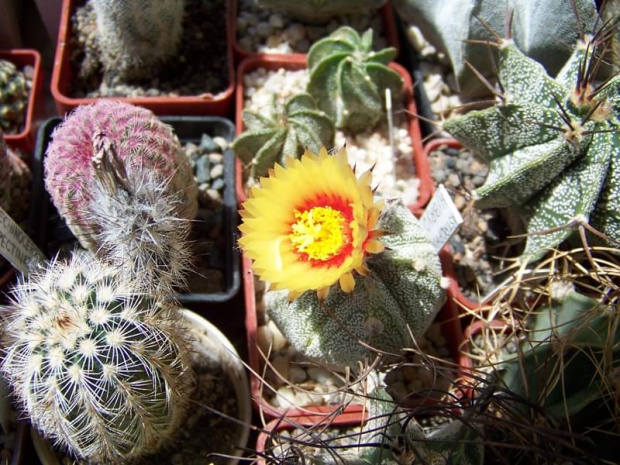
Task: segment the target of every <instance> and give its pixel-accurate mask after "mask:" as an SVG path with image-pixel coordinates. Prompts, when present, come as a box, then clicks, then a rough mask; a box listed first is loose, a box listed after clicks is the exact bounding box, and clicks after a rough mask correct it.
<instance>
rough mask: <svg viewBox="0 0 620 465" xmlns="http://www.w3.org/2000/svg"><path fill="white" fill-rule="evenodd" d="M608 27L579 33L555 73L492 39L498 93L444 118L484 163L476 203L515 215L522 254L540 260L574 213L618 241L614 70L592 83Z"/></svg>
mask: <svg viewBox="0 0 620 465" xmlns="http://www.w3.org/2000/svg"><path fill="white" fill-rule="evenodd" d="M609 36H610V34H609V31H608V30H602V31H599V33H598V34H596V35H594V36H593V37H591V36H587V37H585V38H584V40H581V41H580V42H579V43H578V44H577V46H576V47H575V50H574V52H573V54H572V56H571V58H570V59H569V60H568V62H567V63H566V64H565V65H564V67H563V68H562V70H561V71H560V73H559V74H558V75H557V77H556V78H555V79H552V78H550V77H549V76H548V75H547V73H546V72H545V70H544V69H543V67H542V66H541V65H540V64H539V63H537V62H536V61H534V60H532V59H530V58H527V57H526V56H525V55H523V53H521V52H520V51H519V49H518V48H517V47H516V46H515V44H514V43H513V41H512V40H509V39H503V40H500V42H499V43H498V44H497V46H498V48H499V54H500V58H499V65H498V79H499V82H500V83H501V86H502V90H503V92H502V93H501V96H500V102H499V103H498V104H496V105H495V106H494V107H492V108H489V109H486V110H482V111H473V112H470V113H468V114H466V115H464V116H461V117H456V118H453V119H450V120H448V121H446V122H445V123H444V124H443V128H444V129H445V130H446V131H448V132H449V133H450V134H452V135H453V136H454V137H456V138H457V139H458V140H459V141H460V142H461V144H462V145H463V146H465V147H467V148H469V149H472V150H473V151H474V153H476V154H477V155H479V156H480V157H481V158H482V159H483V160H484V161H485V162H486V163H487V164H488V165H489V175H488V177H487V180H486V182H485V184H484V185H483V186H482V187H480V188H479V189H477V190H475V191H474V193H473V197H474V199H475V200H476V205H477V206H478V207H480V208H490V207H510V208H514V209H516V210H517V211H519V212H520V213H521V214H522V216H523V218H524V221H525V224H526V227H527V232H528V233H529V236H528V238H527V242H526V245H525V250H524V252H523V255H522V256H521V261H532V260H536V259H539V258H540V257H541V256H542V255H544V253H545V251H546V250H548V249H549V248H553V247H556V246H557V245H558V244H560V243H561V242H562V241H564V240H565V239H567V238H569V237H570V236H571V234H572V233H573V231H574V230H575V226H576V225H577V224H579V223H580V222H589V224H590V225H591V226H592V227H594V228H596V229H597V230H599V231H600V232H602V233H603V234H604V235H605V236H607V237H608V238H609V239H611V240H612V241H615V242H617V241H619V240H620V215H619V213H618V212H619V211H620V203H619V202H620V183H618V179H619V176H620V174H619V170H620V157H619V156H618V154H619V153H620V152H619V151H618V148H619V147H620V133H619V132H618V130H619V129H620V120H619V117H620V107H619V104H618V98H619V97H618V89H620V77H618V76H616V77H614V78H612V79H611V80H609V81H606V82H603V83H602V84H600V85H596V84H595V79H596V75H595V74H596V71H597V69H598V67H599V63H600V62H599V58H597V57H598V54H597V52H598V51H600V50H601V49H602V48H604V47H605V42H606V40H605V39H606V37H609Z"/></svg>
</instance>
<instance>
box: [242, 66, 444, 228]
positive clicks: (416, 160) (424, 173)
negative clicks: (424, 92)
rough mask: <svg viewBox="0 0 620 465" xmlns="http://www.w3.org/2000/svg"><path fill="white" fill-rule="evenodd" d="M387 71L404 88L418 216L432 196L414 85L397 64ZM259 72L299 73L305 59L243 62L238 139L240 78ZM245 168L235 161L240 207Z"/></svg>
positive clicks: (412, 207) (431, 185)
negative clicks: (396, 75) (395, 75)
mask: <svg viewBox="0 0 620 465" xmlns="http://www.w3.org/2000/svg"><path fill="white" fill-rule="evenodd" d="M390 67H391V68H392V69H394V70H395V71H397V72H398V73H399V74H400V75H401V77H402V78H403V80H404V86H403V90H404V92H403V98H404V103H405V109H406V110H407V116H408V118H409V128H408V129H409V135H410V137H411V141H412V145H413V166H414V168H415V172H416V175H417V177H418V178H419V180H420V185H419V187H418V200H417V202H416V203H415V204H413V205H408V207H409V210H411V212H412V213H413V214H414V215H416V216H419V215H420V214H421V213H422V211H423V208H424V206H425V205H426V204H427V203H428V201H429V200H430V198H431V194H432V192H433V189H434V187H433V181H432V178H431V171H430V166H429V164H428V159H427V158H426V156H425V153H424V149H423V146H422V133H421V131H420V124H419V121H418V117H417V109H416V106H415V101H414V98H413V83H412V81H411V76H410V74H409V73H408V72H407V71H406V70H405V69H404V68H403V67H402V66H400V65H399V64H397V63H391V64H390ZM258 68H264V69H266V70H268V71H274V70H278V69H285V70H299V69H305V68H306V57H305V55H294V56H288V57H282V56H275V55H274V56H262V57H255V58H248V59H246V60H243V61H242V62H241V64H240V65H239V67H238V69H237V88H236V110H235V118H236V120H235V127H236V131H237V135H240V134H241V133H243V131H244V125H243V117H242V115H243V107H244V83H243V78H244V76H245V75H246V74H248V73H250V72H251V71H253V70H256V69H258ZM243 171H244V167H243V165H242V163H241V161H240V160H239V159H237V170H236V177H237V180H236V186H237V201H238V202H239V203H240V204H241V203H242V202H244V201H245V200H247V198H248V196H247V193H246V191H245V186H244V182H243Z"/></svg>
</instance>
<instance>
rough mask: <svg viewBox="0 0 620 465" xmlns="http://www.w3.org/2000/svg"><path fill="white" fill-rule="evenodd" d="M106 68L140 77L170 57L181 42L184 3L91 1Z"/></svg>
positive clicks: (180, 0)
mask: <svg viewBox="0 0 620 465" xmlns="http://www.w3.org/2000/svg"><path fill="white" fill-rule="evenodd" d="M91 4H92V5H93V8H94V10H95V15H96V24H97V28H96V31H97V39H98V41H99V49H100V51H101V54H100V57H101V61H102V62H103V65H104V67H105V68H106V69H111V70H112V69H113V70H114V71H115V72H116V73H119V74H121V75H122V76H123V77H128V78H140V77H147V76H149V73H152V68H151V67H152V66H154V65H159V64H161V63H164V62H165V61H166V60H167V59H168V58H170V57H172V56H173V55H174V53H175V52H176V50H177V46H178V45H179V43H180V42H181V37H182V33H183V15H184V12H185V0H123V1H122V2H110V1H109V0H92V1H91Z"/></svg>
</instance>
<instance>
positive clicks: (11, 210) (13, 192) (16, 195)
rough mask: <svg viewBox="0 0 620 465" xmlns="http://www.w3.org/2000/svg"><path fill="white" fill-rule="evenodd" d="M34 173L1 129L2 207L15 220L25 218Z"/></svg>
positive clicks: (0, 181)
mask: <svg viewBox="0 0 620 465" xmlns="http://www.w3.org/2000/svg"><path fill="white" fill-rule="evenodd" d="M31 181H32V173H31V172H30V168H28V165H26V163H25V162H24V161H23V160H22V159H21V158H19V157H18V156H17V155H15V154H14V153H13V152H12V151H11V150H10V149H9V148H8V147H7V146H6V143H5V141H4V137H3V136H2V131H0V208H2V209H3V210H4V211H5V212H7V213H8V214H9V216H11V217H12V218H13V219H14V220H15V221H17V222H20V221H22V220H24V219H25V216H26V212H27V210H28V200H29V199H28V198H27V197H26V196H25V195H24V192H25V191H26V190H29V188H30V183H31Z"/></svg>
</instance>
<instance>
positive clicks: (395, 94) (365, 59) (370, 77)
mask: <svg viewBox="0 0 620 465" xmlns="http://www.w3.org/2000/svg"><path fill="white" fill-rule="evenodd" d="M372 35H373V32H372V29H369V30H367V31H366V32H365V33H364V34H363V35H362V36H361V37H360V35H359V34H358V33H357V31H355V29H352V28H350V27H348V26H343V27H341V28H340V29H337V30H336V31H334V32H333V33H332V34H330V35H329V36H328V37H326V38H324V39H321V40H319V41H318V42H315V43H314V44H313V45H312V47H311V48H310V51H309V52H308V69H309V70H310V81H309V83H308V88H307V91H308V92H309V93H310V94H311V95H312V96H313V97H314V98H315V99H316V101H317V102H318V104H319V108H320V109H321V110H323V111H324V112H325V113H327V115H329V116H330V117H331V118H332V119H333V120H334V122H335V124H336V127H337V128H346V129H349V130H351V131H352V132H354V133H357V132H361V131H364V130H365V129H368V128H372V127H374V126H375V125H376V124H377V123H378V122H379V120H380V119H381V117H382V115H383V114H384V110H385V98H386V97H385V90H386V89H390V91H391V95H392V100H394V101H400V100H401V98H402V89H403V79H402V78H401V77H400V75H399V74H398V73H397V72H396V71H394V70H393V69H390V68H389V67H388V66H387V65H388V64H389V62H390V61H392V60H393V59H394V57H395V56H396V53H397V51H396V49H395V48H393V47H389V48H386V49H383V50H380V51H377V52H375V51H373V50H372Z"/></svg>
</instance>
